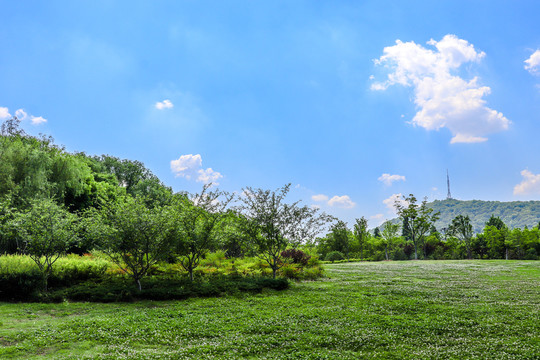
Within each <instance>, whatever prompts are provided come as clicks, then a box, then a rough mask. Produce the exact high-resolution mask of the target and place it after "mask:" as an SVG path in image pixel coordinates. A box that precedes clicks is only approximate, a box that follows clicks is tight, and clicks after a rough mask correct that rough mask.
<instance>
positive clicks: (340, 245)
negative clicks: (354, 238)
mask: <svg viewBox="0 0 540 360" xmlns="http://www.w3.org/2000/svg"><path fill="white" fill-rule="evenodd" d="M349 233H350V231H349V229H348V228H347V224H345V223H344V222H343V221H341V220H339V221H338V222H337V223H335V224H334V225H332V227H331V228H330V234H329V235H330V239H331V241H330V250H331V251H339V252H341V253H343V254H345V257H346V258H347V261H349V253H350V246H351V244H350V239H349Z"/></svg>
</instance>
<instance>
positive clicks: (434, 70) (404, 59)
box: [371, 35, 510, 144]
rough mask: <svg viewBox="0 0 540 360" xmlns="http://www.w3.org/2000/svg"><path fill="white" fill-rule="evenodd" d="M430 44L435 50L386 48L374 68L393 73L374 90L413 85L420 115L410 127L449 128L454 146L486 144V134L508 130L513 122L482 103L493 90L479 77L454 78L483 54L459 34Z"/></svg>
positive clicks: (413, 46) (409, 46)
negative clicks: (462, 143)
mask: <svg viewBox="0 0 540 360" xmlns="http://www.w3.org/2000/svg"><path fill="white" fill-rule="evenodd" d="M428 45H431V46H433V47H435V50H431V49H426V48H425V47H423V46H421V45H418V44H416V43H414V42H412V41H411V42H405V43H404V42H402V41H400V40H397V41H396V45H394V46H389V47H385V48H384V50H383V53H384V54H383V55H382V56H381V57H380V58H379V59H376V60H375V64H376V65H382V66H385V67H387V68H389V69H391V72H390V73H389V74H388V78H387V80H386V81H384V82H375V83H373V84H372V85H371V89H372V90H386V89H387V88H388V87H389V86H392V85H396V84H397V85H403V86H407V87H412V88H413V89H414V102H415V104H416V106H417V108H418V111H417V113H416V115H415V116H414V118H413V119H412V121H411V123H412V124H413V125H416V126H421V127H423V128H425V129H426V130H439V129H441V128H443V127H445V128H447V129H449V130H450V132H451V133H452V135H453V138H452V140H451V143H452V144H454V143H460V142H464V143H473V142H481V141H486V140H487V138H485V137H484V135H487V134H490V133H493V132H497V131H502V130H507V129H508V126H509V125H510V121H509V120H508V119H507V118H506V117H504V115H503V114H502V113H500V112H498V111H496V110H493V109H490V108H489V107H487V106H486V101H485V100H484V99H483V97H484V96H486V95H488V94H489V93H490V92H491V89H490V88H489V87H487V86H480V85H479V84H478V78H476V77H474V78H472V79H471V80H468V81H467V80H464V79H462V78H461V77H459V76H457V75H453V74H452V72H454V71H457V70H458V69H459V68H460V67H461V65H463V64H465V63H471V62H479V61H480V60H481V59H482V58H483V57H484V56H485V53H484V52H478V51H476V50H475V49H474V46H473V45H472V44H469V43H468V42H467V41H466V40H462V39H459V38H458V37H457V36H455V35H446V36H445V37H444V38H443V39H442V40H441V41H435V40H430V41H429V42H428Z"/></svg>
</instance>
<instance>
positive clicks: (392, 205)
mask: <svg viewBox="0 0 540 360" xmlns="http://www.w3.org/2000/svg"><path fill="white" fill-rule="evenodd" d="M396 202H399V203H400V204H402V205H404V206H407V202H406V201H405V200H404V199H403V195H402V194H401V193H399V194H393V195H391V196H390V197H389V198H388V199H384V200H383V204H384V205H386V207H387V208H388V209H389V210H390V212H391V213H395V212H396Z"/></svg>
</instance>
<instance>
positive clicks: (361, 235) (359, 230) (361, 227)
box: [354, 216, 369, 260]
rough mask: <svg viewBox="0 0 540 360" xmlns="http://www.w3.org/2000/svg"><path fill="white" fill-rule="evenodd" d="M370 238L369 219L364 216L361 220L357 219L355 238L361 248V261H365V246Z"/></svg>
mask: <svg viewBox="0 0 540 360" xmlns="http://www.w3.org/2000/svg"><path fill="white" fill-rule="evenodd" d="M368 236H369V233H368V222H367V219H366V218H365V217H363V216H362V217H361V218H360V219H355V224H354V237H355V238H356V241H357V242H358V245H359V246H360V260H363V259H364V245H365V243H366V240H367V237H368Z"/></svg>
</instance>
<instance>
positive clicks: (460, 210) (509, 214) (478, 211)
mask: <svg viewBox="0 0 540 360" xmlns="http://www.w3.org/2000/svg"><path fill="white" fill-rule="evenodd" d="M428 206H429V207H431V208H432V209H433V210H435V211H439V212H440V213H441V215H440V219H439V220H438V221H437V222H436V223H435V227H436V228H437V229H438V230H440V229H442V228H444V227H447V226H448V225H449V224H450V223H451V222H452V219H454V218H455V217H456V216H457V215H469V217H470V218H471V222H472V224H473V227H474V231H475V232H482V230H483V229H484V226H485V224H486V222H487V221H488V220H489V218H490V217H491V215H495V216H498V217H500V218H501V220H502V221H504V223H505V224H506V225H507V226H508V227H509V228H511V229H514V228H521V229H523V228H524V227H525V226H527V227H529V228H532V227H534V226H536V225H538V222H539V221H540V201H510V202H501V201H482V200H467V201H463V200H454V199H450V200H435V201H433V202H431V203H429V204H428Z"/></svg>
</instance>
